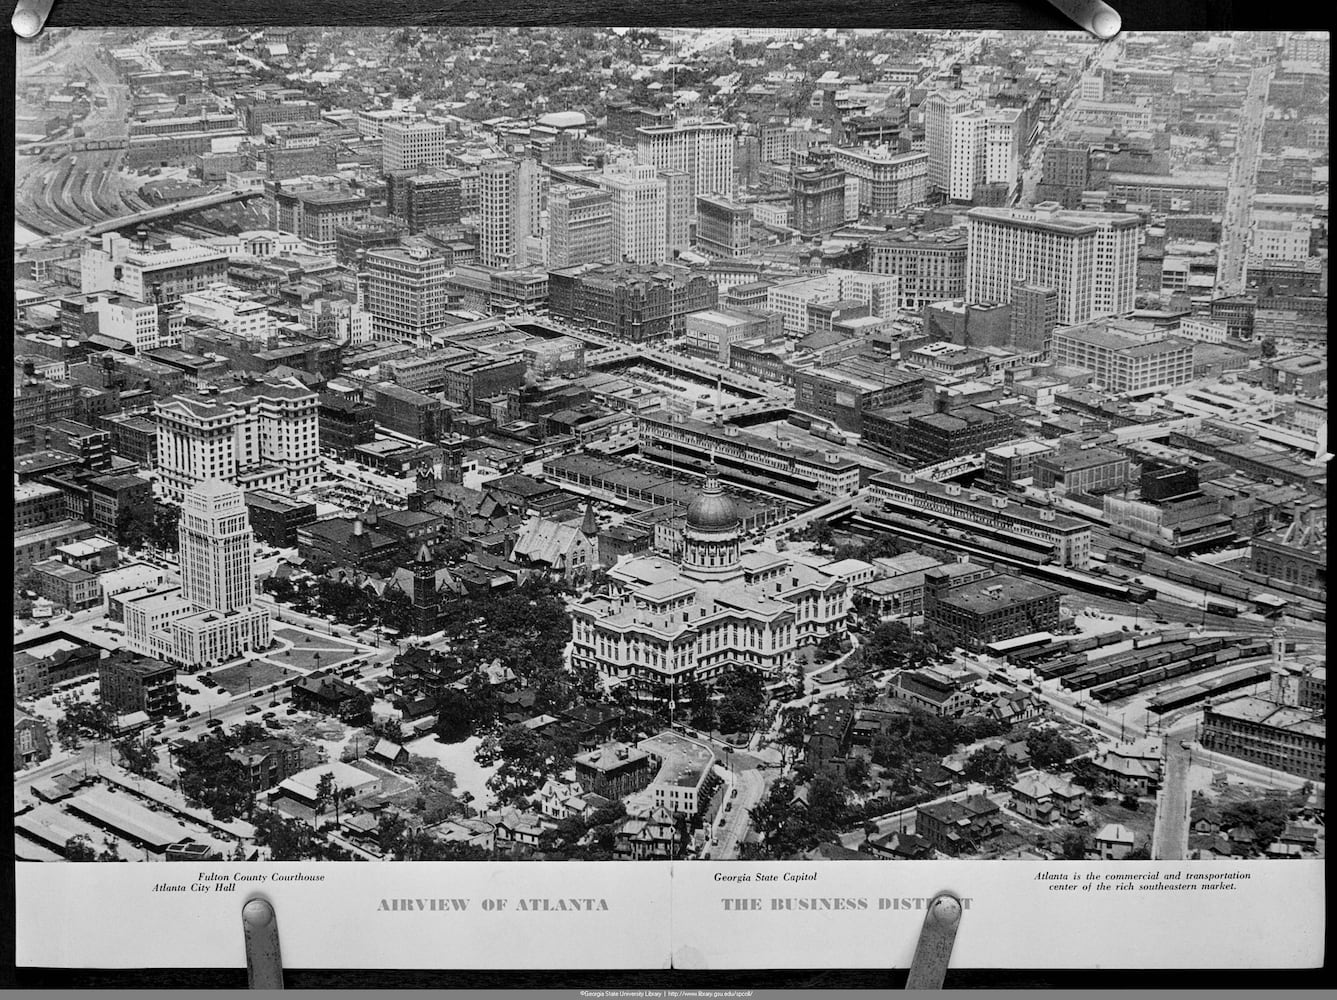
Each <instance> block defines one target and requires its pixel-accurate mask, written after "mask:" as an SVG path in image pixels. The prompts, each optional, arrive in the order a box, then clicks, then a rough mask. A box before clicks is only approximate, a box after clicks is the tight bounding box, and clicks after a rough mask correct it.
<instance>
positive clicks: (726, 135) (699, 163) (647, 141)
mask: <svg viewBox="0 0 1337 1000" xmlns="http://www.w3.org/2000/svg"><path fill="white" fill-rule="evenodd" d="M736 131H737V130H736V129H735V128H734V126H733V125H730V124H729V123H727V122H720V121H710V122H702V121H698V122H689V121H684V122H679V123H678V124H677V125H658V126H652V127H649V128H638V129H637V130H636V161H637V162H638V163H644V164H650V165H651V166H653V167H655V168H656V169H658V170H685V171H687V173H688V174H689V175H690V176H691V196H692V197H693V198H695V197H697V196H698V195H703V194H722V195H726V196H727V195H731V194H733V188H734V133H735V132H736Z"/></svg>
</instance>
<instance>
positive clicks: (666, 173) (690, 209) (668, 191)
mask: <svg viewBox="0 0 1337 1000" xmlns="http://www.w3.org/2000/svg"><path fill="white" fill-rule="evenodd" d="M659 177H660V180H662V181H663V182H664V212H665V216H664V239H665V240H666V241H667V243H668V250H669V255H670V256H671V255H672V253H673V251H675V250H676V251H678V252H681V251H683V250H690V249H691V247H692V218H693V216H694V215H695V214H696V202H695V201H694V200H693V198H692V175H691V174H689V173H688V172H687V171H686V170H661V171H659Z"/></svg>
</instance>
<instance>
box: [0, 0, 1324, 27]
mask: <svg viewBox="0 0 1337 1000" xmlns="http://www.w3.org/2000/svg"><path fill="white" fill-rule="evenodd" d="M6 2H8V0H6ZM1111 5H1112V6H1113V7H1114V8H1115V9H1116V10H1118V11H1119V13H1120V14H1121V15H1122V16H1123V26H1124V28H1125V29H1126V30H1150V29H1156V28H1181V29H1182V28H1228V27H1254V26H1256V27H1264V26H1271V27H1275V26H1276V25H1267V23H1266V22H1267V20H1268V18H1265V17H1263V16H1262V15H1264V14H1270V13H1271V12H1270V11H1268V10H1267V6H1266V5H1265V4H1254V5H1253V6H1252V7H1251V8H1248V9H1247V10H1242V12H1243V13H1246V14H1247V15H1251V16H1253V17H1255V18H1257V24H1255V25H1251V24H1246V23H1241V21H1240V18H1239V16H1238V14H1237V11H1236V8H1244V5H1243V4H1241V3H1236V2H1235V0H1113V2H1112V4H1111ZM1315 6H1317V5H1315ZM1298 13H1299V12H1298V11H1296V12H1295V13H1292V14H1291V15H1289V16H1296V15H1297V14H1298ZM1283 16H1286V15H1283ZM1309 17H1310V25H1309V26H1310V27H1316V26H1318V15H1317V12H1316V11H1315V13H1313V14H1311V15H1309ZM494 21H495V22H496V23H498V24H614V25H680V26H692V25H706V24H731V25H738V24H763V23H764V24H778V25H813V26H821V27H870V28H871V27H887V28H941V27H952V28H1065V27H1070V26H1071V22H1069V21H1068V20H1067V19H1066V18H1065V17H1064V16H1063V15H1062V14H1060V13H1059V12H1058V11H1056V10H1055V9H1054V8H1053V7H1051V6H1050V5H1049V4H1048V3H1046V2H1045V0H956V2H943V0H822V2H815V3H814V2H806V3H805V2H798V0H741V2H735V3H729V4H724V3H718V2H713V0H657V2H654V3H648V2H641V3H637V2H634V0H633V2H628V0H585V2H577V3H571V2H568V3H536V2H534V0H513V2H511V3H509V4H507V5H505V6H504V7H500V8H495V7H489V6H486V5H481V4H479V3H477V2H475V0H444V2H439V3H432V2H430V0H398V2H395V3H386V4H370V3H367V2H365V0H364V2H357V0H327V2H323V3H321V2H316V3H310V2H308V3H297V2H294V0H273V2H270V3H255V2H250V3H238V2H236V0H230V2H228V0H225V2H220V3H210V2H209V0H199V2H197V3H195V4H193V5H192V4H189V3H184V2H179V0H146V2H142V3H137V4H128V3H110V4H105V3H97V2H95V0H56V6H55V8H54V10H53V11H52V14H51V17H50V19H49V20H48V22H47V23H48V24H53V25H77V24H115V25H121V24H184V23H191V24H207V25H223V24H250V23H266V24H475V23H491V22H494Z"/></svg>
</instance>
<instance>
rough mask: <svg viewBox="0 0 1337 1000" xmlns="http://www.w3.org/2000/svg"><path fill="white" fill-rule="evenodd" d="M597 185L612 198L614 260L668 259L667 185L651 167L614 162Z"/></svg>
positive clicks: (645, 260)
mask: <svg viewBox="0 0 1337 1000" xmlns="http://www.w3.org/2000/svg"><path fill="white" fill-rule="evenodd" d="M599 186H600V187H601V188H603V189H604V190H605V191H607V192H608V193H609V194H610V195H611V196H612V198H613V205H612V207H613V253H614V254H615V255H616V256H617V258H618V260H628V261H631V262H632V263H635V264H659V263H662V262H663V261H665V260H666V259H668V239H667V221H666V220H667V207H666V206H667V194H666V189H667V185H666V184H665V182H664V179H663V178H662V177H660V176H659V175H658V173H657V171H656V170H655V168H654V167H651V166H648V165H638V164H632V163H616V164H613V165H612V166H609V167H608V168H606V169H605V170H604V172H603V174H602V176H600V178H599Z"/></svg>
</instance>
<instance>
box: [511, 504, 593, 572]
mask: <svg viewBox="0 0 1337 1000" xmlns="http://www.w3.org/2000/svg"><path fill="white" fill-rule="evenodd" d="M510 558H511V562H513V563H515V565H516V566H519V567H520V568H521V570H529V571H531V572H536V573H543V574H546V575H549V576H559V577H561V578H562V579H563V580H565V581H566V582H567V583H570V584H577V583H580V582H582V581H584V580H588V579H589V577H590V574H592V573H593V572H594V571H595V570H597V569H599V568H600V565H599V518H598V515H596V514H595V512H594V506H593V504H591V503H589V502H588V501H587V502H586V504H585V512H584V514H583V515H582V516H581V518H580V519H579V520H576V519H575V518H569V519H567V520H557V519H555V518H552V517H544V516H542V515H539V514H532V515H530V517H529V519H528V520H526V521H525V523H524V524H523V525H521V526H520V531H519V533H518V534H517V535H516V538H515V544H514V545H513V546H512V547H511V552H510Z"/></svg>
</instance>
